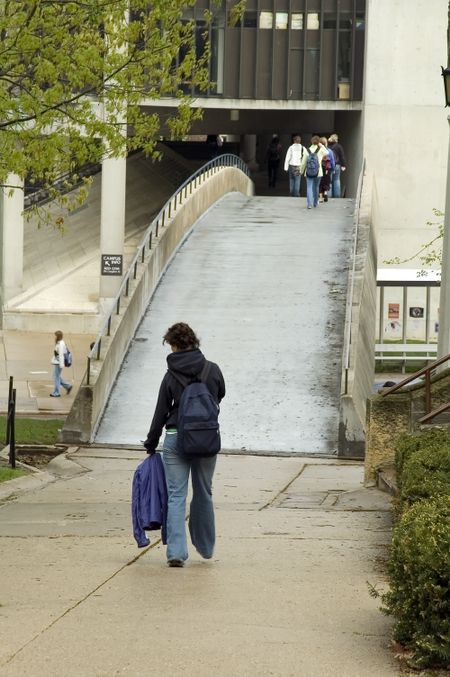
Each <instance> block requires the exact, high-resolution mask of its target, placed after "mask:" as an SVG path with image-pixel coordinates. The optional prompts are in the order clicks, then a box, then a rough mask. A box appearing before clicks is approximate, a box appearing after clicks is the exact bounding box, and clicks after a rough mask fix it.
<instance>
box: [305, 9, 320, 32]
mask: <svg viewBox="0 0 450 677" xmlns="http://www.w3.org/2000/svg"><path fill="white" fill-rule="evenodd" d="M306 28H307V29H308V31H318V30H319V28H320V23H319V15H318V13H317V12H308V15H307V19H306Z"/></svg>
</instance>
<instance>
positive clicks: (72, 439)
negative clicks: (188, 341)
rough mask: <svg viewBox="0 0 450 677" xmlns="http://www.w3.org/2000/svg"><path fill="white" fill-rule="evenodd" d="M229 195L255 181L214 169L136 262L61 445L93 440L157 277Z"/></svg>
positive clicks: (250, 190) (229, 170)
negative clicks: (199, 222)
mask: <svg viewBox="0 0 450 677" xmlns="http://www.w3.org/2000/svg"><path fill="white" fill-rule="evenodd" d="M230 192H240V193H243V194H244V195H252V194H253V182H252V181H251V179H249V178H248V177H247V176H246V175H245V174H244V173H243V172H242V171H240V170H238V169H236V168H233V167H226V168H221V169H220V170H216V171H215V172H214V173H213V174H212V175H211V176H210V177H209V178H208V179H206V180H205V181H204V182H203V183H202V184H201V185H199V186H198V187H197V188H196V189H194V190H193V192H192V195H190V196H189V198H188V199H186V198H185V200H184V202H183V204H182V205H178V207H177V210H176V212H174V213H173V215H172V218H171V219H170V220H169V221H168V222H167V224H166V226H165V227H164V228H160V231H159V237H158V238H154V239H153V245H152V250H151V251H150V252H149V253H148V254H147V256H146V259H145V261H144V263H141V264H139V266H138V270H137V275H136V280H132V281H130V289H129V295H128V297H126V298H122V300H121V303H120V312H119V314H118V315H114V316H113V321H112V324H111V336H109V337H106V336H105V337H103V338H102V343H101V359H100V360H92V361H91V372H90V379H89V380H90V383H89V384H88V383H87V381H86V376H85V378H84V379H83V381H82V383H81V386H80V388H79V391H78V393H77V395H76V398H75V401H74V404H73V406H72V409H71V411H70V412H69V415H68V417H67V419H66V421H65V424H64V426H63V429H62V432H61V438H62V441H63V442H65V443H86V442H91V441H92V439H93V436H94V434H95V431H96V429H97V426H98V424H99V422H100V419H101V416H102V413H103V410H104V408H105V406H106V403H107V401H108V397H109V393H110V391H111V388H112V386H113V384H114V381H115V378H116V376H117V373H118V371H119V369H120V367H121V364H122V362H123V359H124V357H125V355H126V352H127V350H128V346H129V344H130V341H131V339H132V338H133V336H134V334H135V332H136V329H137V327H138V325H139V323H140V321H141V319H142V317H143V315H144V313H145V311H146V309H147V306H148V304H149V302H150V299H151V297H152V295H153V293H154V291H155V289H156V287H157V285H158V282H159V280H160V279H161V276H162V275H163V274H164V271H165V269H166V267H167V266H168V264H169V263H170V260H171V258H172V256H173V255H174V253H175V252H176V250H177V249H178V247H179V246H180V244H181V243H182V241H183V239H184V238H185V237H186V235H187V234H188V233H189V231H190V230H191V228H192V227H193V225H194V224H195V222H196V221H197V219H198V218H199V217H200V216H201V215H202V214H204V213H205V212H206V211H207V210H208V209H209V208H210V207H211V206H212V205H213V204H214V203H215V202H217V201H218V200H219V199H220V198H221V197H223V196H224V195H225V194H227V193H230Z"/></svg>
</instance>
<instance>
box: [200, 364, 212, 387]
mask: <svg viewBox="0 0 450 677" xmlns="http://www.w3.org/2000/svg"><path fill="white" fill-rule="evenodd" d="M210 370H211V362H208V360H205V364H204V365H203V369H202V370H201V372H200V377H199V378H200V383H206V381H207V380H208V376H209V372H210Z"/></svg>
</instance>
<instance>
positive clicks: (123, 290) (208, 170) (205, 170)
mask: <svg viewBox="0 0 450 677" xmlns="http://www.w3.org/2000/svg"><path fill="white" fill-rule="evenodd" d="M226 167H236V168H237V169H240V170H241V171H242V172H244V174H246V175H247V176H250V170H249V168H248V167H247V165H246V164H245V162H244V161H243V160H242V159H241V158H240V157H238V156H237V155H233V154H232V153H224V154H223V155H218V156H217V157H215V158H213V159H212V160H210V161H209V162H207V163H206V164H204V165H203V166H202V167H200V168H199V169H197V171H196V172H194V174H192V175H191V176H190V177H189V178H188V179H186V181H184V182H183V183H182V184H181V185H180V186H179V187H178V188H177V190H176V191H175V192H174V193H173V194H172V195H171V196H170V198H169V199H168V200H167V202H166V203H165V204H164V206H163V207H162V208H161V209H160V211H159V212H158V214H157V215H156V216H155V218H154V219H153V221H152V222H151V223H150V225H149V226H148V228H147V230H146V231H145V233H144V235H143V237H142V240H141V243H140V244H139V246H138V248H137V251H136V254H135V256H134V258H133V260H132V261H131V263H130V265H129V267H128V270H127V272H126V273H125V275H124V278H123V280H122V284H121V285H120V288H119V291H118V292H117V294H116V297H115V298H114V301H113V304H112V310H111V312H110V313H109V315H108V316H107V318H106V320H105V322H104V324H103V326H102V328H101V329H100V331H99V333H98V334H97V338H96V339H95V341H94V344H93V345H92V349H91V351H90V353H89V355H88V356H87V371H86V383H87V385H89V382H90V375H91V360H92V359H96V360H99V359H100V357H101V344H102V338H103V337H104V336H110V335H111V324H112V320H113V317H114V316H117V315H119V314H120V302H121V300H122V297H123V296H124V297H125V298H126V297H127V296H128V293H129V285H130V280H131V278H133V279H136V277H137V267H138V264H139V263H144V261H145V254H146V252H147V248H148V251H150V250H151V249H152V244H153V237H158V234H159V229H160V228H164V227H165V226H166V225H167V222H168V220H169V219H170V218H171V217H172V215H173V213H174V212H176V210H177V206H181V205H182V204H183V200H187V199H188V198H189V197H190V196H191V195H192V192H193V190H194V189H196V188H197V186H199V185H201V183H202V182H203V181H205V180H206V179H208V178H209V177H210V176H212V174H214V173H215V172H216V171H217V170H219V169H222V168H226Z"/></svg>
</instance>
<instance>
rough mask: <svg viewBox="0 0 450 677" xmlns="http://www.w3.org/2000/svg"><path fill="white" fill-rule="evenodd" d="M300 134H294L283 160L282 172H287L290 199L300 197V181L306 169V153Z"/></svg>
mask: <svg viewBox="0 0 450 677" xmlns="http://www.w3.org/2000/svg"><path fill="white" fill-rule="evenodd" d="M301 140H302V138H301V136H300V134H295V135H294V137H293V143H292V145H290V146H289V148H288V149H287V152H286V158H285V160H284V171H285V172H289V192H290V194H291V195H292V197H300V180H301V178H302V174H303V172H304V171H305V167H306V158H307V157H308V151H307V150H306V148H305V147H304V146H302V144H301Z"/></svg>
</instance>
